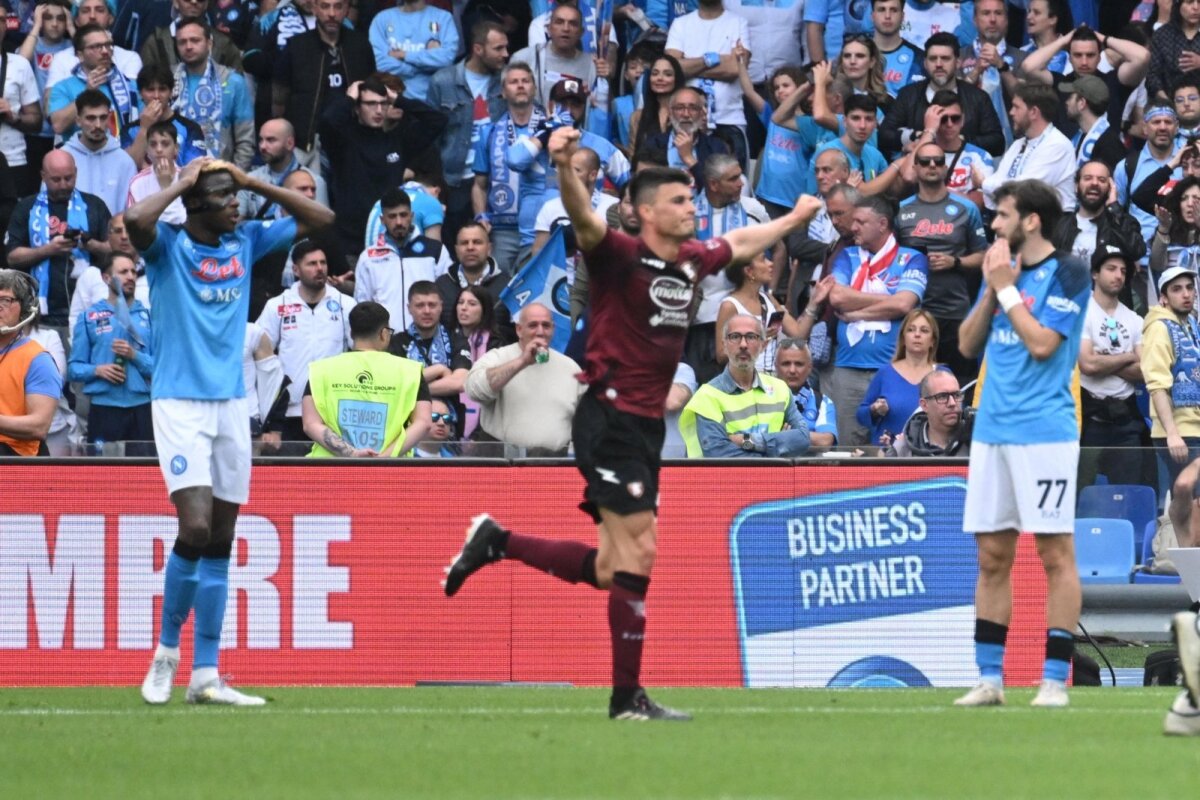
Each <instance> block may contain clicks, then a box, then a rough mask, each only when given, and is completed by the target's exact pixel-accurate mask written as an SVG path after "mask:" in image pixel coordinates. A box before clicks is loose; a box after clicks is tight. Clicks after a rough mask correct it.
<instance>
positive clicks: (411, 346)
mask: <svg viewBox="0 0 1200 800" xmlns="http://www.w3.org/2000/svg"><path fill="white" fill-rule="evenodd" d="M408 336H409V342H408V352H407V355H408V357H409V358H411V359H412V360H413V361H416V362H417V363H419V364H424V365H425V366H427V367H432V366H433V365H434V364H445V365H446V366H450V334H449V333H448V332H447V331H446V326H444V325H438V327H437V331H436V332H435V333H434V334H433V339H431V340H430V342H429V357H428V358H426V357H425V354H424V353H422V352H421V342H423V341H424V339H422V338H421V334H420V333H419V332H418V331H417V323H415V322H414V323H412V324H411V325H409V326H408Z"/></svg>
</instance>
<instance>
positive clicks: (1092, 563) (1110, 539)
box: [1075, 517, 1133, 583]
mask: <svg viewBox="0 0 1200 800" xmlns="http://www.w3.org/2000/svg"><path fill="white" fill-rule="evenodd" d="M1075 560H1076V562H1078V565H1079V580H1080V581H1082V582H1083V583H1129V575H1130V573H1131V572H1132V571H1133V525H1131V524H1129V520H1125V519H1099V518H1096V517H1081V518H1079V519H1076V520H1075Z"/></svg>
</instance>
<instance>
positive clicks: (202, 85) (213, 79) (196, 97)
mask: <svg viewBox="0 0 1200 800" xmlns="http://www.w3.org/2000/svg"><path fill="white" fill-rule="evenodd" d="M221 91H222V86H221V81H220V80H219V79H218V77H217V64H216V62H215V61H213V60H212V59H211V58H210V59H209V60H208V66H206V67H205V68H204V74H203V75H201V76H200V81H199V83H197V84H196V91H194V92H189V91H188V72H187V67H186V66H184V64H182V63H179V64H176V65H175V88H174V89H173V90H172V91H171V108H173V109H174V110H175V111H176V113H178V114H182V115H183V116H185V117H187V118H188V119H190V120H194V121H195V122H198V123H199V124H200V127H201V128H202V129H203V130H204V143H205V145H206V146H207V147H208V154H209V155H211V156H213V157H214V158H217V157H219V156H220V154H221V150H222V144H221V116H222V114H221V112H222V110H223V109H222V100H223V98H222V97H221Z"/></svg>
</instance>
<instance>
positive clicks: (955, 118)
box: [942, 114, 962, 125]
mask: <svg viewBox="0 0 1200 800" xmlns="http://www.w3.org/2000/svg"><path fill="white" fill-rule="evenodd" d="M960 122H962V114H942V124H943V125H945V124H946V123H950V124H951V125H957V124H958V123H960Z"/></svg>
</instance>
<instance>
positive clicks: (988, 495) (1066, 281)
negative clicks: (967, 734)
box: [954, 180, 1090, 707]
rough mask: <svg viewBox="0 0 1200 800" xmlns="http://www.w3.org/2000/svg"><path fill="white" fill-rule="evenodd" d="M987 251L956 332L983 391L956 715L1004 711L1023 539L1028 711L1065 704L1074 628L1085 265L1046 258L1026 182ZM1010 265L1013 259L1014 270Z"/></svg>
mask: <svg viewBox="0 0 1200 800" xmlns="http://www.w3.org/2000/svg"><path fill="white" fill-rule="evenodd" d="M995 201H996V219H995V220H994V221H993V222H992V230H993V231H995V233H996V242H995V244H993V245H992V246H991V247H990V248H989V249H988V251H987V253H986V255H985V256H984V259H983V278H984V282H985V283H984V289H983V292H982V293H981V294H980V298H979V301H978V302H977V303H976V304H975V307H974V308H973V309H972V310H971V314H970V315H969V316H968V317H967V319H966V320H965V321H964V322H963V324H962V327H961V328H960V329H959V333H958V337H959V338H958V341H959V345H958V346H959V349H960V350H962V354H963V355H964V356H966V357H967V358H976V357H978V356H979V355H980V354H981V353H985V347H986V353H985V355H986V358H987V364H988V370H987V385H986V387H985V389H984V391H983V399H982V401H981V404H980V407H979V416H978V418H977V419H976V421H975V431H974V437H973V439H972V442H971V465H970V470H969V473H968V477H967V502H966V508H965V509H964V510H963V528H964V530H966V531H968V532H972V533H974V534H975V542H976V545H977V547H978V548H979V580H978V583H977V584H976V588H975V663H976V664H978V665H979V673H980V680H979V684H978V685H977V686H975V688H974V689H972V690H971V691H970V692H968V693H967V694H966V695H964V696H963V697H960V698H959V699H958V700H955V701H954V702H955V705H960V706H991V705H1003V704H1004V688H1003V687H1004V645H1005V639H1006V638H1007V636H1008V624H1009V621H1010V620H1011V619H1012V566H1013V560H1014V559H1015V558H1016V554H1017V536H1018V535H1019V534H1020V532H1021V531H1027V532H1029V533H1032V534H1034V536H1035V537H1036V539H1037V550H1038V555H1039V556H1040V557H1041V559H1042V566H1043V567H1044V569H1045V571H1046V581H1047V595H1046V621H1047V623H1048V627H1049V630H1048V631H1047V633H1046V661H1045V666H1044V668H1043V671H1042V685H1041V688H1040V689H1039V690H1038V693H1037V696H1036V697H1034V699H1033V705H1035V706H1046V707H1063V706H1066V705H1067V703H1068V698H1067V685H1066V681H1067V674H1068V672H1069V670H1070V667H1071V654H1072V653H1073V652H1074V649H1075V639H1074V637H1073V631H1074V630H1075V625H1076V623H1078V622H1079V607H1080V590H1079V570H1078V568H1077V567H1076V566H1075V543H1074V539H1073V534H1074V529H1075V479H1076V471H1077V469H1078V466H1079V426H1078V424H1077V423H1076V421H1075V402H1074V400H1073V399H1072V398H1071V373H1072V372H1073V370H1074V368H1075V360H1076V358H1077V356H1078V355H1079V342H1080V338H1081V335H1082V331H1083V317H1084V312H1083V309H1084V306H1085V305H1086V304H1087V296H1088V291H1089V289H1090V286H1089V283H1090V281H1089V276H1088V270H1087V267H1085V266H1084V265H1083V263H1082V262H1081V261H1079V260H1078V259H1076V258H1074V257H1073V256H1070V255H1068V254H1067V253H1063V252H1061V251H1059V250H1056V249H1055V248H1054V245H1053V244H1051V242H1050V238H1049V237H1050V231H1052V230H1054V226H1055V224H1056V223H1057V222H1058V218H1059V216H1060V215H1061V214H1062V206H1061V205H1059V202H1058V198H1057V196H1056V193H1055V191H1054V189H1052V188H1051V187H1050V186H1049V185H1047V184H1045V183H1043V182H1041V181H1036V180H1026V181H1011V182H1009V183H1006V184H1004V185H1003V186H1001V187H1000V188H999V189H997V190H996V194H995ZM1014 255H1015V260H1014Z"/></svg>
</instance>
